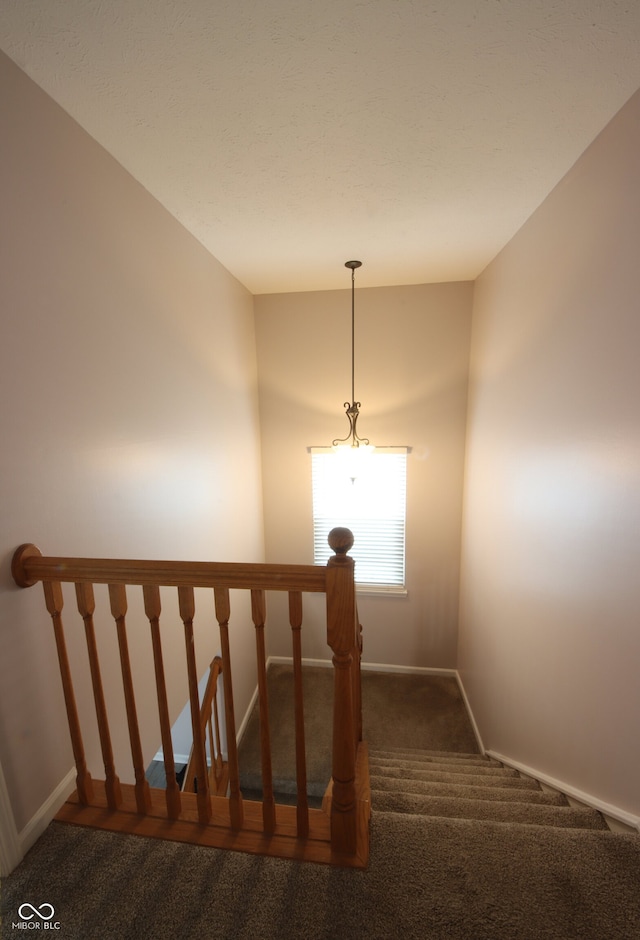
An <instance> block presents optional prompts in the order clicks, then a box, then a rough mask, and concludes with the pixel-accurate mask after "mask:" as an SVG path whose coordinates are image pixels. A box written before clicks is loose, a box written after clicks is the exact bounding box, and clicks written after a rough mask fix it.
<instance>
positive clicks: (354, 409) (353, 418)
mask: <svg viewBox="0 0 640 940" xmlns="http://www.w3.org/2000/svg"><path fill="white" fill-rule="evenodd" d="M344 266H345V268H350V269H351V401H346V402H345V403H344V408H345V414H346V416H347V420H348V421H349V433H348V434H347V436H346V437H338V438H336V439H335V440H334V441H332V442H331V445H332V447H341V446H342V447H351V448H356V447H365V448H371V449H373V447H372V445H371V444H370V442H369V438H367V437H360V436H359V435H358V431H357V421H358V417H359V415H360V402H359V401H356V392H355V272H356V269H357V268H360V267H362V261H345V264H344Z"/></svg>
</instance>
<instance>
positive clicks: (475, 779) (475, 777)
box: [369, 762, 539, 790]
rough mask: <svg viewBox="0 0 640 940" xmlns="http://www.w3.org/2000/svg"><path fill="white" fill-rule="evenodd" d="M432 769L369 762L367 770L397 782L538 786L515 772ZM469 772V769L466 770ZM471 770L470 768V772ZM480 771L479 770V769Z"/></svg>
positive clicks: (535, 788) (519, 787)
mask: <svg viewBox="0 0 640 940" xmlns="http://www.w3.org/2000/svg"><path fill="white" fill-rule="evenodd" d="M431 766H432V767H433V769H431V768H430V769H428V770H426V769H425V770H422V769H420V770H413V769H407V768H402V769H400V770H397V769H393V768H391V769H390V768H389V767H385V766H378V765H375V764H374V763H373V762H370V764H369V769H370V773H371V774H374V775H376V776H386V777H389V778H396V779H398V780H427V781H429V780H431V781H434V782H439V783H465V784H469V785H471V784H475V785H476V786H487V787H515V788H517V789H522V790H537V789H539V788H538V784H537V783H536V781H535V780H531V779H529V778H527V777H520V776H518V774H517V772H516V771H514V772H513V774H509V773H507V774H487V773H484V774H482V773H477V774H476V773H471V772H470V773H467V772H464V773H462V772H460V771H454V770H452V769H451V768H446V767H444V766H443V767H442V768H440V767H437V765H431ZM467 769H468V770H469V768H467ZM472 769H473V768H471V770H472ZM480 769H481V768H480Z"/></svg>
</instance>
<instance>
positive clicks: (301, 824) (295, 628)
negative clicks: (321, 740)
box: [289, 591, 309, 838]
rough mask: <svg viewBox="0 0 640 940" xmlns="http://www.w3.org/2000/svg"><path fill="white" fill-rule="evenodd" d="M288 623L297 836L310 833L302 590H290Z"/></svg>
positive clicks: (304, 835)
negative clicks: (293, 714)
mask: <svg viewBox="0 0 640 940" xmlns="http://www.w3.org/2000/svg"><path fill="white" fill-rule="evenodd" d="M289 623H290V624H291V639H292V643H293V697H294V711H295V729H296V787H297V791H298V797H297V808H296V818H297V826H298V836H299V837H300V838H305V837H306V836H308V835H309V800H308V797H307V762H306V754H305V735H304V696H303V692H302V637H301V627H302V594H301V592H300V591H289Z"/></svg>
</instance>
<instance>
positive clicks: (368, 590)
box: [356, 583, 409, 597]
mask: <svg viewBox="0 0 640 940" xmlns="http://www.w3.org/2000/svg"><path fill="white" fill-rule="evenodd" d="M408 593H409V592H408V591H407V589H406V587H404V585H402V586H400V585H397V584H357V583H356V594H358V595H360V596H362V595H370V596H371V597H374V596H378V595H380V594H385V595H387V596H392V597H407V596H408Z"/></svg>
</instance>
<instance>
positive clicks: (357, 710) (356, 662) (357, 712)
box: [352, 607, 362, 742]
mask: <svg viewBox="0 0 640 940" xmlns="http://www.w3.org/2000/svg"><path fill="white" fill-rule="evenodd" d="M354 635H355V642H354V646H353V667H352V676H353V717H354V727H355V733H356V742H360V741H362V670H361V665H360V664H361V662H362V626H361V624H360V620H359V619H358V608H357V607H356V622H355V631H354Z"/></svg>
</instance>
